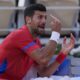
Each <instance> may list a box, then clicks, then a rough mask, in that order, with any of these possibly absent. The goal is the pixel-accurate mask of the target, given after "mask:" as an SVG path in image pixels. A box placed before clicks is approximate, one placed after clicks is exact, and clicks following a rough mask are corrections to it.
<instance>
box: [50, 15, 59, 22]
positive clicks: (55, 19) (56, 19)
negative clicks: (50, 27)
mask: <svg viewBox="0 0 80 80" xmlns="http://www.w3.org/2000/svg"><path fill="white" fill-rule="evenodd" d="M50 17H51V18H52V19H53V20H54V21H57V22H59V23H60V20H59V19H58V18H56V17H55V16H53V15H52V14H50Z"/></svg>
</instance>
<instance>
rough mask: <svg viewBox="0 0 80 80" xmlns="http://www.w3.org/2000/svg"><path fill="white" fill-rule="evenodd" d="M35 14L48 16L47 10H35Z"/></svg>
mask: <svg viewBox="0 0 80 80" xmlns="http://www.w3.org/2000/svg"><path fill="white" fill-rule="evenodd" d="M34 14H35V15H44V16H47V13H46V12H45V11H35V13H34Z"/></svg>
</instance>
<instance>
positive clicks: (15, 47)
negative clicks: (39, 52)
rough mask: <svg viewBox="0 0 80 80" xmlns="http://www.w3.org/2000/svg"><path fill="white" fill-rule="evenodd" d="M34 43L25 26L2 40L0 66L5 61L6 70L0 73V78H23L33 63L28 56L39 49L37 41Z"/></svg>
mask: <svg viewBox="0 0 80 80" xmlns="http://www.w3.org/2000/svg"><path fill="white" fill-rule="evenodd" d="M36 41H37V42H36ZM36 41H34V39H33V37H32V35H31V34H30V32H29V30H28V28H27V27H26V26H25V25H24V26H23V27H22V28H20V29H17V30H15V31H13V32H11V33H10V34H9V35H8V36H7V37H6V38H5V39H4V41H3V43H2V44H1V48H0V64H2V62H3V61H4V60H6V61H7V68H6V70H5V71H4V72H3V73H0V78H5V79H8V80H21V79H22V78H23V77H24V75H25V74H26V72H27V71H28V70H29V69H30V67H31V65H32V64H33V63H34V61H33V60H32V59H31V58H30V57H29V55H30V54H31V52H32V51H33V50H35V49H37V48H40V47H41V46H40V45H39V41H38V40H37V39H36Z"/></svg>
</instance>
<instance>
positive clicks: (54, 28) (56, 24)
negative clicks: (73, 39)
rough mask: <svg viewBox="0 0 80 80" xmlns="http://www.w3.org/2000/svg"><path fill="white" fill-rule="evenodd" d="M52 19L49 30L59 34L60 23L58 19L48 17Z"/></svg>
mask: <svg viewBox="0 0 80 80" xmlns="http://www.w3.org/2000/svg"><path fill="white" fill-rule="evenodd" d="M50 16H51V17H52V19H53V20H52V21H51V28H52V31H56V32H59V33H60V31H61V22H60V20H59V19H58V18H56V17H54V16H53V15H50Z"/></svg>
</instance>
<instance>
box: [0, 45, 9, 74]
mask: <svg viewBox="0 0 80 80" xmlns="http://www.w3.org/2000/svg"><path fill="white" fill-rule="evenodd" d="M6 69H7V59H6V54H4V50H3V49H2V48H1V46H0V74H2V73H4V72H5V71H6Z"/></svg>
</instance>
